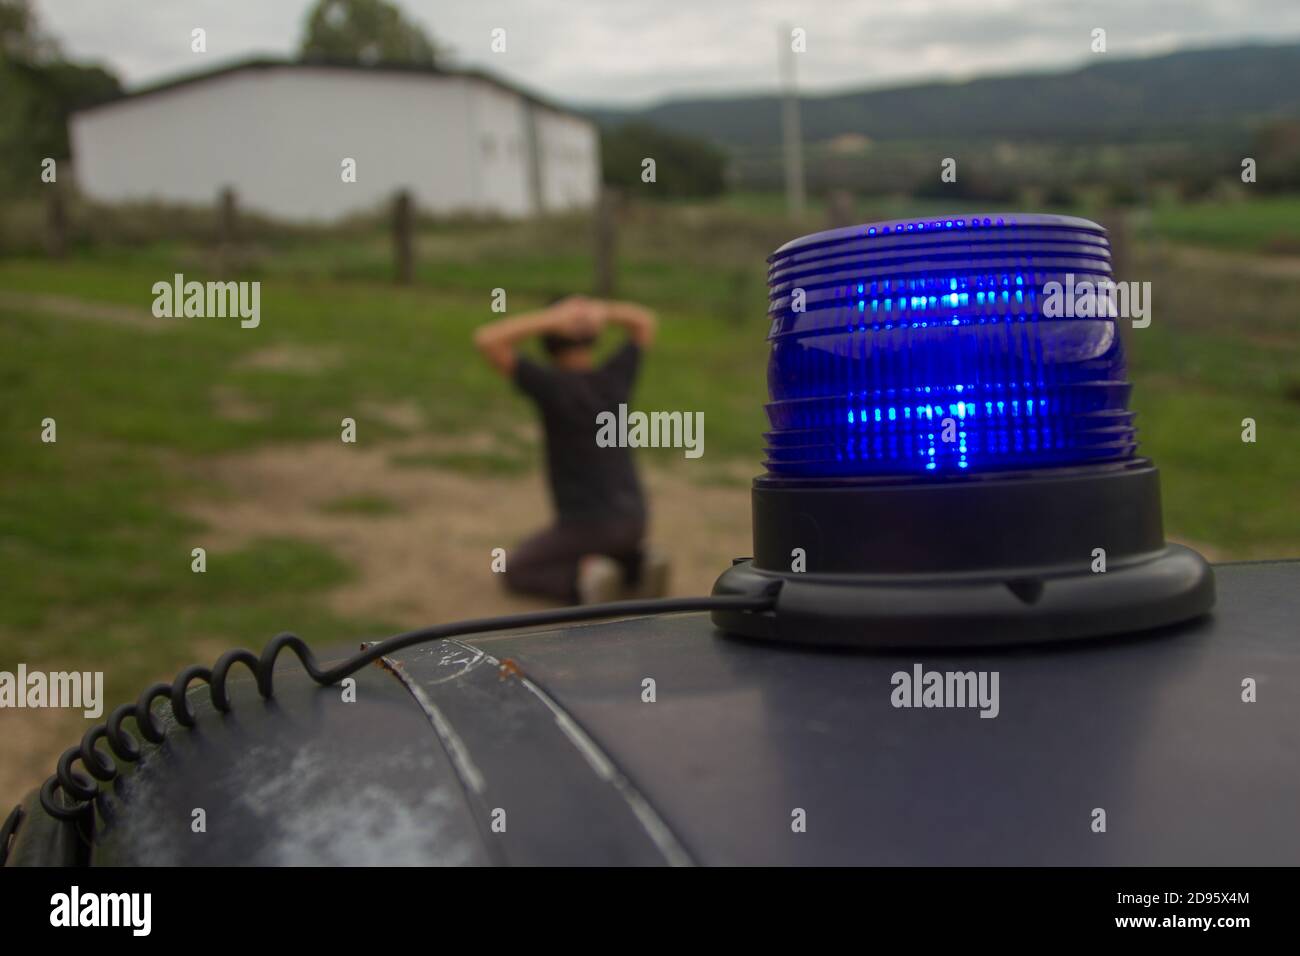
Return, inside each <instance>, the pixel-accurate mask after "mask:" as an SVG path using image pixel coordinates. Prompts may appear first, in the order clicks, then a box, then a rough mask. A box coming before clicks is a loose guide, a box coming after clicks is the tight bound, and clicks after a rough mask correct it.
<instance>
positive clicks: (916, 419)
mask: <svg viewBox="0 0 1300 956" xmlns="http://www.w3.org/2000/svg"><path fill="white" fill-rule="evenodd" d="M768 262H769V269H768V289H769V309H768V313H769V316H770V318H771V322H772V324H771V330H770V332H769V334H768V339H769V341H770V342H771V346H772V350H771V356H770V359H769V363H768V392H769V398H770V401H769V402H768V404H767V414H768V419H769V421H770V423H771V431H769V432H767V433H766V435H765V438H766V441H767V459H766V462H765V464H766V467H767V470H768V472H769V474H772V475H778V476H789V477H833V476H917V477H926V476H933V477H940V476H944V477H948V476H958V475H963V474H967V475H969V474H974V473H984V472H990V471H1021V470H1024V469H1033V468H1048V467H1061V466H1068V465H1080V464H1090V463H1094V462H1101V461H1112V460H1120V459H1126V458H1132V457H1133V455H1134V452H1135V450H1136V447H1137V440H1136V435H1135V429H1134V425H1133V412H1131V411H1129V409H1128V399H1129V391H1130V388H1131V386H1130V385H1129V383H1128V381H1127V379H1126V376H1125V365H1124V351H1123V347H1122V344H1121V342H1120V335H1119V329H1118V327H1117V325H1116V320H1115V318H1114V317H1112V316H1110V315H1107V314H1104V311H1105V310H1101V309H1099V310H1097V311H1102V312H1103V314H1102V315H1099V316H1093V315H1090V314H1087V312H1086V311H1085V312H1083V313H1082V314H1080V315H1079V316H1075V315H1074V314H1072V310H1069V309H1067V310H1066V315H1064V316H1060V315H1059V311H1060V310H1054V311H1053V312H1052V315H1057V316H1058V317H1049V315H1048V314H1046V313H1045V312H1044V300H1045V298H1046V295H1047V294H1046V293H1045V291H1044V289H1045V287H1047V286H1048V285H1049V283H1060V285H1061V286H1062V287H1064V288H1069V287H1070V285H1071V283H1072V284H1073V285H1074V286H1078V285H1079V284H1081V283H1085V282H1089V283H1094V284H1095V283H1099V282H1102V281H1104V280H1109V279H1110V278H1111V268H1110V243H1109V241H1108V239H1107V237H1106V231H1105V230H1104V229H1103V228H1102V227H1101V226H1099V225H1097V224H1096V223H1094V222H1090V221H1088V220H1086V219H1077V218H1073V217H1068V216H1047V215H1023V214H1008V213H1002V214H998V215H993V214H989V215H983V214H981V215H979V216H972V215H963V216H945V217H941V218H929V219H906V220H891V221H887V222H876V223H868V224H865V225H861V226H852V227H849V228H846V229H835V230H830V231H827V232H820V233H816V234H813V235H810V236H804V237H803V238H800V239H796V240H794V241H792V242H788V243H786V244H785V245H784V246H782V247H781V248H780V249H778V250H777V251H776V252H774V253H773V254H772V255H771V256H770V257H769V259H768Z"/></svg>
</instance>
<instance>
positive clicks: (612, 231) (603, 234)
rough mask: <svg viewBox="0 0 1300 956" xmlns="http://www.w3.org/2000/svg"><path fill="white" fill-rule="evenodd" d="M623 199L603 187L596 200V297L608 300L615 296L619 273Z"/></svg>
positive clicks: (616, 193)
mask: <svg viewBox="0 0 1300 956" xmlns="http://www.w3.org/2000/svg"><path fill="white" fill-rule="evenodd" d="M620 200H621V197H620V196H619V193H618V191H617V190H616V189H614V188H612V187H610V186H602V187H601V190H600V196H599V197H598V199H597V200H596V217H595V220H596V221H595V229H594V233H595V235H594V241H595V243H596V248H595V255H594V258H595V262H596V276H595V295H596V296H597V297H598V298H602V299H607V298H610V297H611V296H613V294H614V288H615V285H616V284H617V281H616V280H617V273H618V209H619V205H620Z"/></svg>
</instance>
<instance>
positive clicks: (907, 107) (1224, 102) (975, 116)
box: [586, 44, 1300, 150]
mask: <svg viewBox="0 0 1300 956" xmlns="http://www.w3.org/2000/svg"><path fill="white" fill-rule="evenodd" d="M1095 59H1096V62H1093V63H1089V64H1088V65H1087V66H1084V67H1082V68H1080V69H1077V70H1073V71H1070V72H1067V73H1033V74H1021V75H1016V76H999V77H985V78H981V79H974V80H969V81H965V82H934V83H925V84H920V85H916V86H905V87H897V88H893V89H877V90H865V91H859V92H852V93H836V94H829V95H810V96H804V97H802V99H801V115H802V120H803V132H804V137H805V139H806V140H808V141H813V142H816V141H821V140H828V139H831V138H833V137H836V136H839V135H842V134H845V133H858V134H864V135H866V136H869V137H871V138H872V139H873V140H878V141H879V140H909V141H918V140H947V141H950V140H952V139H953V138H955V137H960V138H962V139H967V140H970V139H992V138H996V139H1034V138H1039V137H1043V138H1050V139H1053V140H1056V141H1058V142H1071V141H1079V142H1086V141H1098V140H1107V141H1111V142H1115V141H1129V140H1148V139H1164V140H1169V139H1177V140H1189V139H1198V138H1201V137H1206V138H1209V139H1211V140H1214V141H1219V142H1222V141H1224V140H1230V141H1235V140H1239V139H1241V138H1242V137H1243V136H1244V135H1245V134H1246V133H1247V132H1248V131H1249V130H1250V129H1251V128H1252V127H1253V126H1255V125H1257V124H1258V123H1259V122H1261V121H1265V120H1269V119H1277V118H1282V117H1288V118H1297V117H1300V44H1292V45H1286V46H1265V45H1252V46H1241V47H1233V48H1224V49H1210V50H1187V51H1182V52H1178V53H1171V54H1168V55H1165V56H1157V57H1150V58H1144V59H1129V60H1123V59H1116V58H1112V57H1111V56H1110V55H1109V54H1098V55H1097V56H1096V57H1095ZM586 112H587V113H588V115H591V116H593V117H594V118H595V119H596V120H597V121H599V122H601V123H602V124H618V123H622V122H626V121H628V120H641V121H645V122H649V123H652V124H654V125H656V126H660V127H663V128H664V129H667V130H672V131H675V132H679V133H685V134H689V135H693V136H699V137H703V138H706V139H710V140H713V141H715V142H718V143H720V144H722V145H724V146H727V147H732V148H740V149H742V150H744V149H747V148H754V147H759V148H761V147H770V146H775V145H777V144H779V142H780V129H781V126H780V100H779V98H778V97H776V96H774V95H765V96H726V97H711V98H701V99H683V100H671V101H668V102H665V103H661V104H658V105H655V106H651V107H649V108H647V109H643V110H608V109H590V110H587V111H586Z"/></svg>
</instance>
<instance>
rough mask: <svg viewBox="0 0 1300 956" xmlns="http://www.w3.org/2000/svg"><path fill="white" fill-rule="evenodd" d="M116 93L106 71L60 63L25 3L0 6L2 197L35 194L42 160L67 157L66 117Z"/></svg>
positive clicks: (2, 1) (4, 0) (9, 0)
mask: <svg viewBox="0 0 1300 956" xmlns="http://www.w3.org/2000/svg"><path fill="white" fill-rule="evenodd" d="M120 93H121V86H120V84H119V83H118V80H117V77H116V76H114V75H113V74H112V73H110V72H108V71H107V70H104V69H103V68H101V67H98V66H82V65H80V64H76V63H70V62H67V61H66V60H63V59H62V58H61V57H60V56H59V50H58V47H57V45H56V44H55V43H54V41H53V40H51V39H49V38H48V37H46V36H44V35H43V34H42V33H41V32H40V30H39V27H38V25H37V22H36V17H35V15H34V14H33V13H32V10H31V6H30V4H29V3H28V2H27V0H0V192H3V193H22V192H31V191H32V190H34V189H36V188H38V184H39V183H40V178H39V177H40V174H41V165H40V164H41V160H43V159H44V158H46V157H50V158H53V159H64V158H66V157H67V156H68V152H69V150H68V116H69V114H71V113H72V111H73V110H76V109H79V108H81V107H85V106H91V105H93V104H95V103H100V102H103V101H104V100H108V99H112V98H113V97H115V96H118V95H119V94H120Z"/></svg>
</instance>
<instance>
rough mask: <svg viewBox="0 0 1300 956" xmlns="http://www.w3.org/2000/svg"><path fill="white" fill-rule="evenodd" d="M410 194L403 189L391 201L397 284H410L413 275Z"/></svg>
mask: <svg viewBox="0 0 1300 956" xmlns="http://www.w3.org/2000/svg"><path fill="white" fill-rule="evenodd" d="M413 219H414V216H413V214H412V209H411V194H410V192H409V191H407V190H405V189H403V190H400V191H399V192H398V193H397V197H396V199H394V201H393V261H394V266H395V272H396V279H397V284H398V285H410V284H411V280H412V279H413V278H414V276H415V255H414V252H413V239H412V232H413V227H414V223H413Z"/></svg>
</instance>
